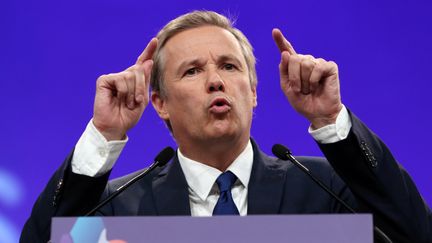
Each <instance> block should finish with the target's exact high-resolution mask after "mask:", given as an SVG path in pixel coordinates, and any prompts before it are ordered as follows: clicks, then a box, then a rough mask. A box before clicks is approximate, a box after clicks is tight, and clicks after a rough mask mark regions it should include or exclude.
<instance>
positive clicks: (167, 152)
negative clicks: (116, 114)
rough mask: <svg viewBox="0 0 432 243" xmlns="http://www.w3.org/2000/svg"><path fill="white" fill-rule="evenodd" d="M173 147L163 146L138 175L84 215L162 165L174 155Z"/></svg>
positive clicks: (89, 213)
mask: <svg viewBox="0 0 432 243" xmlns="http://www.w3.org/2000/svg"><path fill="white" fill-rule="evenodd" d="M174 153H175V152H174V149H173V148H171V147H169V146H168V147H166V148H164V149H163V150H162V151H161V152H159V154H158V155H157V156H156V158H155V159H154V161H153V163H152V164H151V165H150V166H149V167H148V168H147V169H145V170H143V171H141V172H140V173H139V174H138V175H136V176H134V177H133V178H132V179H130V180H129V181H127V182H126V183H125V184H123V185H122V186H120V187H119V188H117V189H116V190H115V191H114V192H113V193H112V194H111V195H110V196H109V197H107V198H105V199H104V200H103V201H102V202H100V203H99V204H98V205H97V206H96V207H94V208H93V209H92V210H90V211H89V212H88V213H87V214H86V215H85V216H90V215H93V214H94V213H95V212H96V211H97V210H99V209H100V208H101V207H102V206H104V205H105V204H107V203H108V202H110V201H111V200H112V199H113V198H115V197H116V196H118V195H119V194H120V193H121V192H123V191H124V190H125V189H126V188H128V187H129V186H130V185H132V184H134V183H135V182H136V181H138V180H139V179H141V178H142V177H144V176H145V175H147V174H148V173H150V172H151V171H152V170H154V169H155V168H156V167H160V166H164V165H165V164H166V163H168V161H170V160H171V158H172V157H173V156H174Z"/></svg>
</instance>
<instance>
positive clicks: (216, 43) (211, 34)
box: [163, 26, 244, 67]
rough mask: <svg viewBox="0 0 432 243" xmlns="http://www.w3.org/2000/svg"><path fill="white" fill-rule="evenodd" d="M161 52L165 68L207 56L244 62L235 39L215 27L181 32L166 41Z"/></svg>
mask: <svg viewBox="0 0 432 243" xmlns="http://www.w3.org/2000/svg"><path fill="white" fill-rule="evenodd" d="M163 52H164V57H165V58H164V60H165V64H166V65H167V66H166V67H168V66H171V65H176V64H178V63H181V62H182V61H184V60H187V59H192V58H205V57H207V56H209V55H210V56H212V57H217V56H220V55H228V54H229V55H234V56H236V57H237V58H238V59H239V60H241V61H242V62H244V57H243V55H242V51H241V47H240V44H239V42H238V41H237V39H236V38H235V37H234V35H233V34H231V33H230V32H229V31H228V30H225V29H223V28H220V27H217V26H201V27H197V28H192V29H188V30H185V31H182V32H180V33H178V34H176V35H174V36H173V37H171V38H170V39H169V40H168V41H167V43H166V44H165V46H164V51H163Z"/></svg>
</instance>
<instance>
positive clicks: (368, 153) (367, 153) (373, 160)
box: [360, 141, 378, 168]
mask: <svg viewBox="0 0 432 243" xmlns="http://www.w3.org/2000/svg"><path fill="white" fill-rule="evenodd" d="M360 148H361V150H362V151H363V153H364V155H365V156H366V159H367V160H368V162H369V164H370V165H371V166H372V168H376V167H377V166H378V161H377V160H376V158H375V156H374V155H373V153H372V150H371V149H370V148H369V146H368V144H367V143H366V142H365V141H361V142H360Z"/></svg>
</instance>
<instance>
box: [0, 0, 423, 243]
mask: <svg viewBox="0 0 432 243" xmlns="http://www.w3.org/2000/svg"><path fill="white" fill-rule="evenodd" d="M194 9H208V10H215V11H218V12H220V13H224V14H227V15H229V16H232V17H233V18H235V19H237V21H236V26H237V27H238V28H239V29H241V30H242V31H244V33H245V34H246V36H248V37H249V39H250V41H251V43H252V44H253V46H254V47H255V54H256V56H257V58H258V64H257V71H258V76H259V85H258V108H257V109H256V111H255V116H254V121H253V128H252V135H253V137H254V138H255V139H256V141H258V142H259V144H260V146H261V149H263V150H264V151H266V152H268V153H270V151H271V146H272V145H273V144H274V143H283V144H286V145H287V146H289V147H290V148H291V149H292V151H293V152H294V154H296V155H317V156H320V155H321V153H320V151H319V150H318V148H317V146H316V144H315V142H314V141H313V139H312V138H311V137H310V136H309V135H308V133H307V127H308V125H309V124H308V122H307V121H306V120H305V119H304V118H302V117H300V116H299V115H298V114H296V112H295V111H294V110H293V109H292V108H291V107H290V105H289V104H288V102H287V100H286V99H285V97H284V95H283V94H282V92H281V91H280V87H279V77H278V63H279V58H280V55H279V52H278V50H277V48H276V47H275V45H274V43H273V40H272V38H271V30H272V28H274V27H278V28H281V29H282V30H283V31H284V33H285V35H286V36H287V38H288V39H289V40H290V41H291V42H292V44H293V45H294V47H295V48H296V50H297V52H298V53H304V54H312V55H314V56H315V57H323V58H325V59H327V60H334V61H335V62H336V63H337V64H338V65H339V71H340V80H341V91H342V100H343V103H344V104H345V105H346V106H347V107H348V108H349V109H351V110H352V111H353V112H354V113H355V114H356V115H357V116H359V117H360V118H361V119H362V120H363V121H364V122H365V123H366V124H367V125H368V126H369V127H370V128H371V129H372V130H374V131H375V132H376V133H377V134H378V135H379V136H380V137H381V138H382V139H383V140H384V141H385V142H386V144H387V145H388V146H389V147H390V149H391V151H392V152H393V154H394V156H396V158H397V159H398V161H400V163H401V164H402V165H403V166H404V167H405V168H406V169H407V171H408V172H409V173H410V174H411V176H412V177H413V179H414V181H415V182H416V184H417V186H418V188H419V190H420V192H421V193H422V195H423V196H424V198H425V200H426V201H427V202H428V203H429V205H431V203H432V187H431V186H430V183H431V176H430V174H431V168H432V166H431V159H430V152H431V148H430V145H431V142H430V139H431V138H432V132H431V131H432V129H431V128H430V124H431V114H430V113H431V108H430V106H431V104H432V102H431V101H430V99H431V88H432V84H431V83H432V79H431V73H430V72H431V61H430V60H431V54H432V49H431V43H432V34H431V26H432V25H431V24H432V23H431V18H430V14H431V11H432V8H431V2H430V1H426V0H425V1H319V0H306V1H288V0H283V1H271V0H267V1H260V2H257V3H254V1H233V0H230V1H227V0H219V1H202V0H200V1H198V0H196V1H143V0H125V1H113V0H104V1H101V0H93V1H84V0H80V1H77V0H74V1H30V0H6V1H5V0H3V1H2V3H1V4H0V20H1V21H0V35H1V38H0V42H1V45H0V48H1V51H0V69H1V72H0V81H1V86H0V88H1V95H0V112H1V119H0V129H1V130H0V131H1V139H0V242H16V241H17V237H18V234H19V232H20V231H21V228H22V226H23V224H24V222H25V220H26V218H27V217H28V216H29V214H30V212H31V207H32V205H33V203H34V201H35V200H36V199H37V196H38V194H39V193H40V191H41V190H42V189H43V187H44V185H45V183H46V182H47V181H48V179H49V177H50V176H51V174H52V173H53V172H54V171H55V170H56V168H57V167H58V166H59V165H60V163H61V162H62V161H63V159H64V158H65V157H66V156H67V155H68V153H69V152H70V151H71V150H72V149H73V146H74V145H75V143H76V142H77V140H78V138H79V137H80V135H81V133H82V131H83V130H84V128H85V126H86V124H87V122H88V121H89V120H90V118H91V117H92V109H93V107H92V106H93V99H94V94H95V80H96V79H97V77H98V76H99V75H102V74H107V73H112V72H118V71H122V70H123V69H125V68H127V67H128V66H130V65H132V64H133V63H134V61H135V60H136V58H137V56H138V55H139V54H140V53H141V51H142V50H143V48H144V47H145V45H146V44H147V42H148V41H149V40H150V39H151V38H152V37H153V36H155V34H156V33H157V31H158V30H159V29H160V28H161V27H162V26H163V25H164V24H166V23H167V22H168V21H169V20H171V19H172V18H174V17H176V16H178V15H180V14H183V13H186V12H188V11H191V10H194ZM129 137H130V141H129V143H128V144H127V146H126V148H125V149H124V151H123V153H122V155H121V157H120V159H119V161H118V162H117V165H116V167H115V169H114V171H113V173H112V177H117V176H120V175H124V174H126V173H129V172H132V171H135V170H137V169H140V168H142V167H144V166H146V165H148V163H149V161H151V160H152V159H153V158H154V156H155V155H156V154H157V153H158V151H159V150H160V149H162V148H163V147H165V146H167V145H171V146H175V143H174V142H173V139H172V138H171V136H170V135H169V133H168V130H167V129H166V128H165V126H164V124H163V122H162V121H160V120H159V118H158V117H157V115H156V113H155V111H154V110H153V108H152V107H151V106H149V107H148V108H147V109H146V110H145V112H144V115H143V117H142V119H141V121H140V122H139V124H138V125H137V126H136V127H135V128H134V129H133V130H132V131H130V133H129ZM83 200H85V199H83Z"/></svg>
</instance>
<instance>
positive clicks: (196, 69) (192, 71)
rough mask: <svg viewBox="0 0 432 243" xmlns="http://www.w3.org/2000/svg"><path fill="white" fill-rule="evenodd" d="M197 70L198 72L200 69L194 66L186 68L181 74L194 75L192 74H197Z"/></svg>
mask: <svg viewBox="0 0 432 243" xmlns="http://www.w3.org/2000/svg"><path fill="white" fill-rule="evenodd" d="M199 72H200V70H199V69H198V68H196V67H194V68H189V69H188V70H186V72H185V73H184V74H183V76H194V75H197V74H198V73H199Z"/></svg>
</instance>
